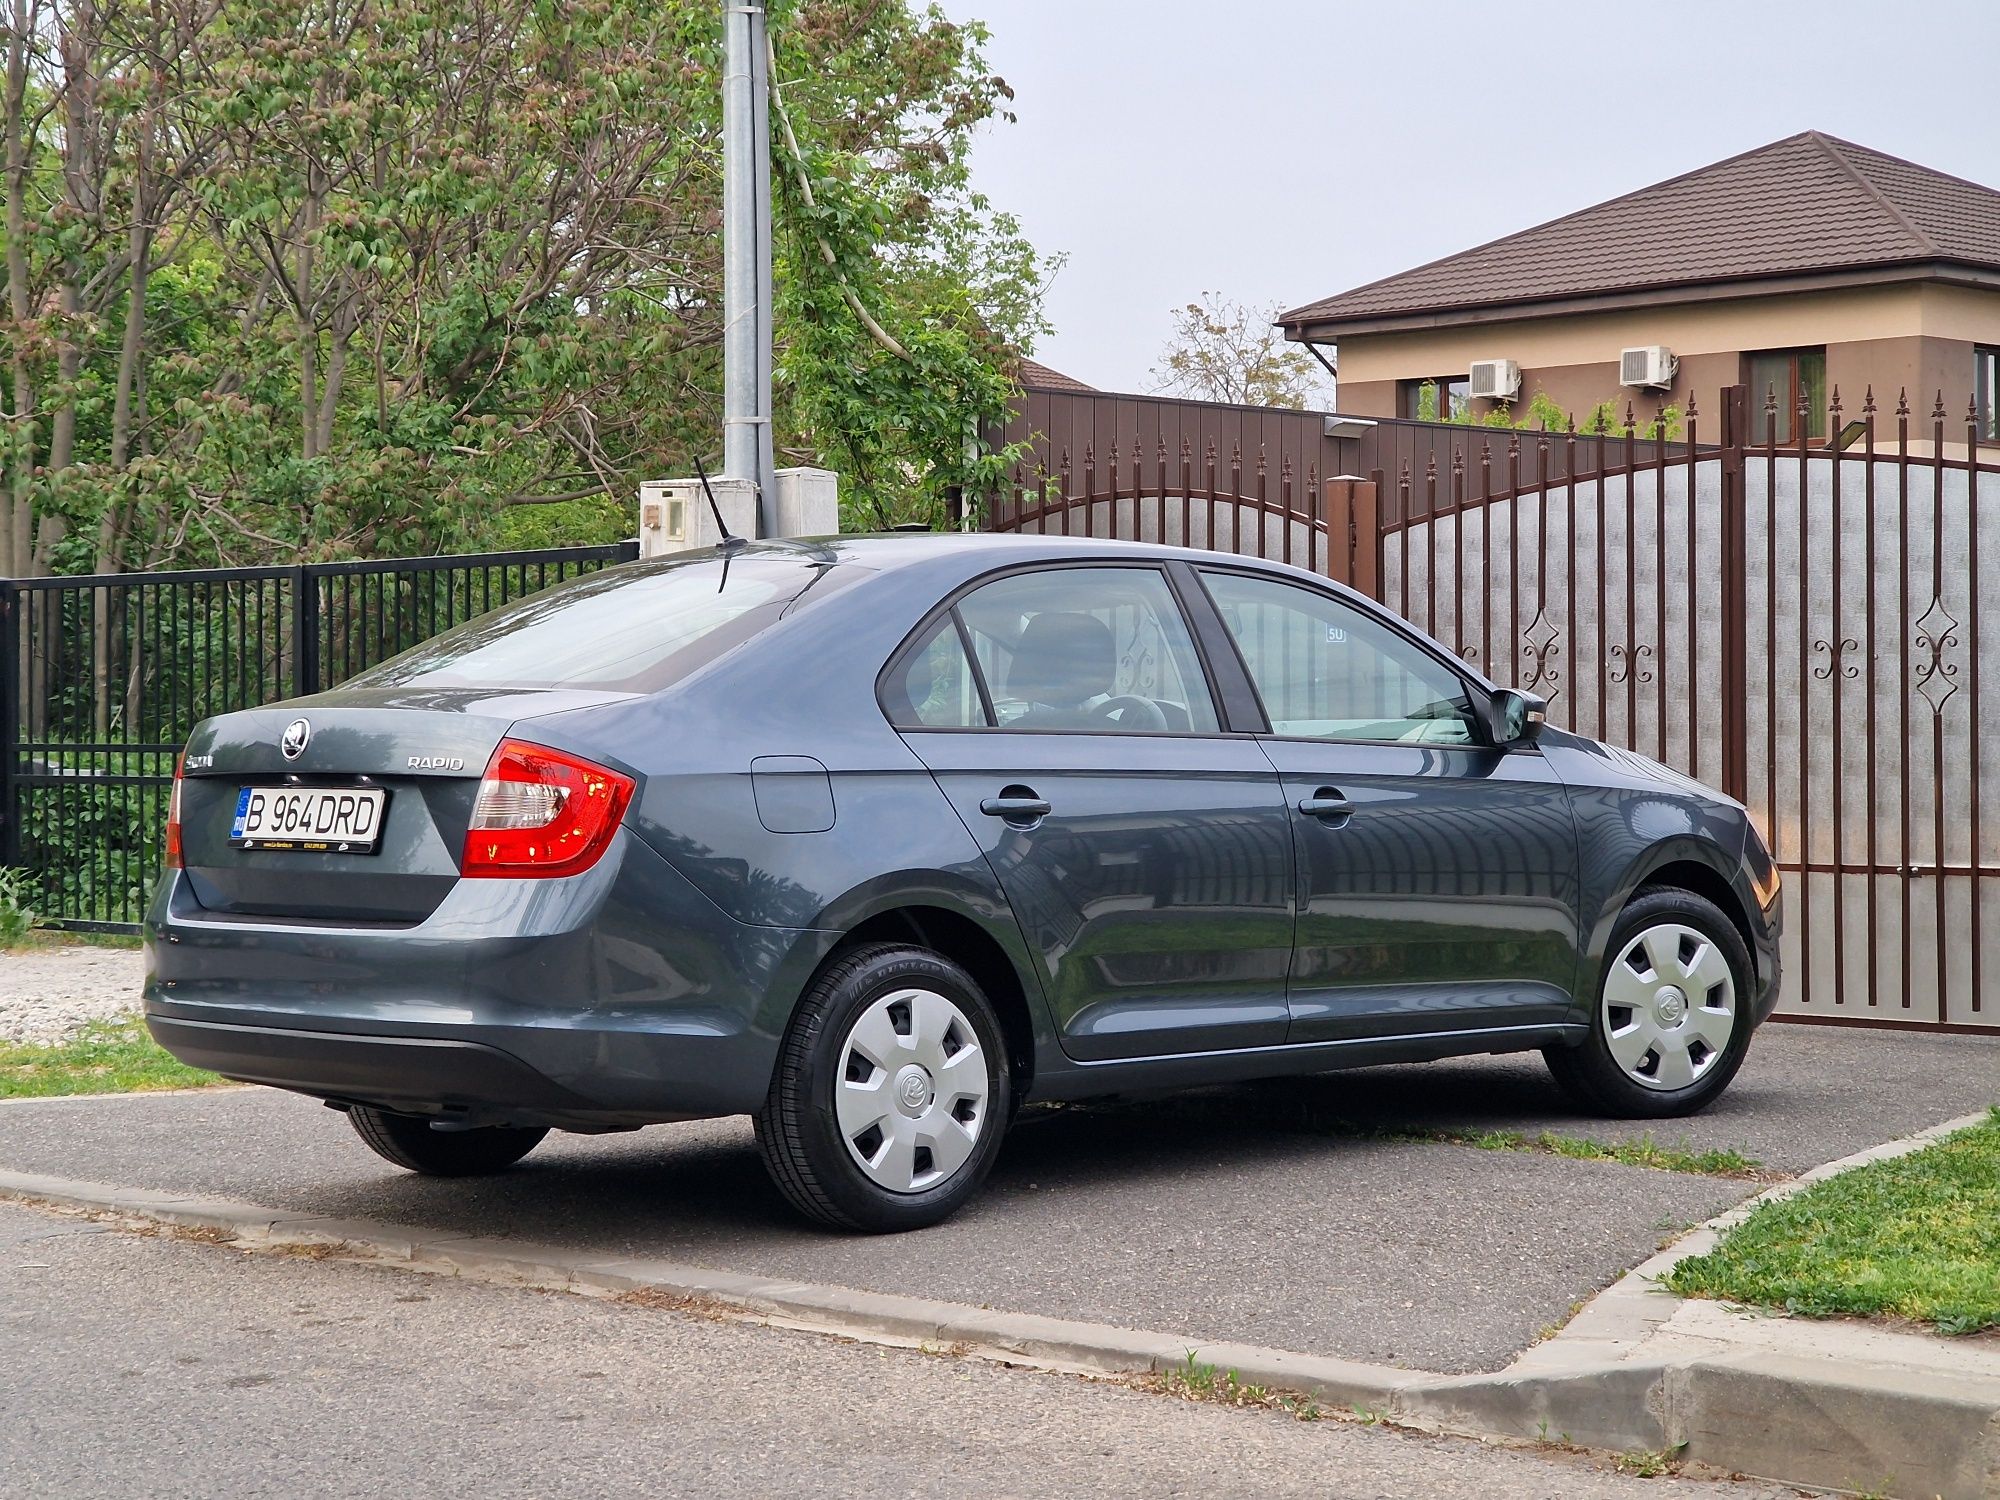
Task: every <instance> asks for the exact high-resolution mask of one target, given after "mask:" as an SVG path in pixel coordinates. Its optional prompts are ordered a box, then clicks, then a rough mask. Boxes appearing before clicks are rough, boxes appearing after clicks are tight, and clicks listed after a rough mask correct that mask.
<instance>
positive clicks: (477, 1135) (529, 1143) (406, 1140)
mask: <svg viewBox="0 0 2000 1500" xmlns="http://www.w3.org/2000/svg"><path fill="white" fill-rule="evenodd" d="M347 1119H348V1123H349V1124H351V1125H352V1126H353V1127H354V1133H355V1134H356V1135H358V1136H360V1137H361V1139H362V1140H364V1141H366V1142H367V1143H368V1149H369V1150H371V1151H373V1152H374V1153H375V1154H376V1155H377V1156H379V1157H381V1158H382V1159H383V1160H384V1161H392V1162H394V1163H395V1164H396V1165H397V1166H399V1167H404V1168H407V1169H408V1170H410V1171H412V1172H421V1173H423V1174H424V1175H425V1176H426V1177H477V1176H480V1175H482V1174H484V1173H487V1172H498V1171H500V1170H501V1169H502V1168H505V1167H511V1166H513V1165H514V1163H515V1162H517V1161H519V1160H520V1159H521V1158H522V1157H524V1156H526V1155H527V1154H528V1153H529V1152H530V1151H532V1150H534V1149H535V1147H537V1146H539V1145H540V1144H541V1143H542V1137H543V1136H545V1135H547V1134H548V1131H546V1130H542V1129H529V1128H523V1127H517V1126H512V1125H481V1126H475V1127H474V1128H472V1129H470V1130H433V1129H431V1122H430V1121H429V1120H425V1119H420V1118H418V1117H416V1116H414V1115H394V1114H390V1113H389V1111H387V1110H386V1109H376V1108H374V1107H373V1106H372V1105H367V1104H357V1105H355V1106H354V1107H353V1108H352V1109H350V1110H349V1111H348V1112H347Z"/></svg>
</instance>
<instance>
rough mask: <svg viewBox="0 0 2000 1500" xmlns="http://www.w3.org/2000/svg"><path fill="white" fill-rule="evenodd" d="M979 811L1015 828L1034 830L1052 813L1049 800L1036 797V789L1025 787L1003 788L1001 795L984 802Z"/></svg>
mask: <svg viewBox="0 0 2000 1500" xmlns="http://www.w3.org/2000/svg"><path fill="white" fill-rule="evenodd" d="M979 810H980V811H981V812H983V813H985V814H986V816H987V817H989V818H998V819H1000V820H1001V821H1002V822H1003V823H1006V824H1007V825H1008V826H1009V827H1013V828H1032V827H1033V826H1034V825H1035V824H1037V823H1039V822H1041V821H1042V819H1044V818H1046V817H1047V816H1048V815H1049V812H1050V808H1049V800H1048V798H1046V797H1038V796H1036V795H1035V791H1034V788H1032V787H1025V786H1003V787H1002V788H1000V795H999V796H997V797H988V798H986V799H985V800H983V801H982V802H981V803H980V804H979Z"/></svg>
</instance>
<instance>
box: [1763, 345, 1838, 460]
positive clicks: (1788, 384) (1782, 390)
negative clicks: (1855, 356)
mask: <svg viewBox="0 0 2000 1500" xmlns="http://www.w3.org/2000/svg"><path fill="white" fill-rule="evenodd" d="M1744 364H1745V365H1746V366H1747V367H1748V369H1749V378H1748V379H1747V380H1746V381H1745V382H1744V383H1745V384H1746V385H1748V386H1749V387H1750V441H1751V442H1753V443H1762V442H1767V441H1775V442H1777V443H1779V444H1780V445H1783V444H1785V443H1791V442H1796V441H1797V440H1798V435H1797V434H1796V433H1794V432H1793V431H1792V419H1793V418H1794V417H1795V416H1796V415H1797V414H1798V410H1799V401H1800V399H1801V398H1802V397H1803V398H1804V400H1805V403H1806V436H1807V437H1808V438H1824V437H1825V436H1826V350H1824V349H1765V350H1761V351H1760V352H1758V353H1756V354H1747V355H1745V356H1744ZM1774 395H1775V396H1776V397H1777V398H1778V409H1777V411H1776V412H1775V413H1774V412H1772V411H1771V410H1770V408H1769V406H1768V405H1767V403H1768V401H1769V398H1770V397H1772V396H1774ZM1774 416H1775V418H1776V419H1777V422H1776V427H1775V429H1774V428H1773V426H1772V418H1773V417H1774Z"/></svg>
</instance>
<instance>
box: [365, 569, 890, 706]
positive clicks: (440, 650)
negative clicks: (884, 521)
mask: <svg viewBox="0 0 2000 1500" xmlns="http://www.w3.org/2000/svg"><path fill="white" fill-rule="evenodd" d="M867 571H868V570H867V569H863V568H855V567H852V566H841V565H837V564H833V563H822V562H815V561H810V560H807V559H803V558H797V557H774V556H769V555H764V556H759V555H756V554H754V553H752V554H747V555H746V554H738V555H737V556H735V557H729V558H722V557H700V558H690V559H686V560H680V559H674V560H669V561H664V562H650V563H626V564H624V565H623V566H621V567H616V568H606V569H605V570H604V571H602V572H600V573H592V574H590V575H589V576H587V577H584V578H578V579H574V580H572V581H570V582H568V583H561V584H557V585H556V586H555V587H553V588H550V589H545V590H543V591H542V592H541V593H538V594H533V595H530V596H529V597H528V598H526V599H522V600H520V601H518V602H517V603H514V604H509V605H503V606H502V607H501V608H499V609H496V610H494V611H493V612H492V613H490V614H484V615H481V616H479V618H477V619H475V620H472V621H469V622H468V623H466V624H464V625H461V626H459V627H458V628H456V629H455V630H449V631H446V632H445V633H444V634H442V635H438V636H433V637H432V638H431V639H430V640H428V641H425V642H424V643H423V644H422V645H420V646H417V647H414V648H413V649H411V650H409V651H405V652H404V653H403V654H402V655H400V656H396V657H392V658H391V659H390V660H388V661H386V662H384V663H382V665H380V666H379V667H376V668H374V669H373V670H372V671H368V672H364V673H362V674H361V675H360V676H358V677H355V678H352V679H350V681H349V683H348V685H349V686H352V687H365V688H381V687H407V686H427V687H481V688H484V687H492V688H557V687H584V688H598V689H602V690H605V691H608V692H629V693H650V692H655V691H657V690H659V689H660V688H663V687H666V686H668V685H669V684H671V683H674V682H677V681H679V680H680V679H681V678H683V677H685V676H687V675H688V674H689V673H690V672H692V671H694V670H695V669H696V668H698V667H701V666H703V665H706V664H707V663H708V662H710V661H713V660H714V659H715V658H716V657H718V656H720V655H722V653H723V652H725V651H728V650H730V649H731V648H732V647H735V646H738V645H741V644H742V643H743V642H744V641H747V640H749V639H750V638H751V637H753V636H755V635H756V634H758V633H759V632H760V631H762V630H765V629H767V628H769V627H770V626H771V625H772V624H773V623H774V622H776V621H777V619H778V618H779V617H780V616H781V615H782V614H783V613H784V612H785V609H786V607H787V606H788V605H790V604H791V603H792V601H793V600H795V599H797V598H798V597H799V596H800V595H801V594H802V593H804V592H805V591H806V590H807V589H808V588H816V591H823V590H827V589H831V588H837V587H839V586H841V584H842V583H845V582H848V581H851V580H852V579H853V578H855V577H857V576H859V575H861V574H864V573H866V572H867Z"/></svg>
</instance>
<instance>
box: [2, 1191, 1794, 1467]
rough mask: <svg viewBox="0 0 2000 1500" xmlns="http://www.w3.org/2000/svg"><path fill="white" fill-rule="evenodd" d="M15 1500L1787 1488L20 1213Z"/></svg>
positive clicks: (5, 1212) (12, 1309) (11, 1407)
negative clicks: (1233, 1406)
mask: <svg viewBox="0 0 2000 1500" xmlns="http://www.w3.org/2000/svg"><path fill="white" fill-rule="evenodd" d="M0 1475H4V1476H5V1480H4V1488H5V1489H6V1491H7V1492H8V1493H9V1494H16V1495H23V1496H29V1495H32V1496H35V1497H37V1500H64V1497H72V1496H74V1497H93V1500H95V1497H100V1496H139V1495H161V1496H168V1495H170V1496H175V1497H189V1500H193V1497H202V1496H230V1497H234V1496H240V1495H246V1494H248V1495H286V1494H312V1495H317V1496H325V1497H330V1500H331V1497H343V1496H379V1495H390V1494H394V1495H423V1494H436V1493H444V1494H467V1495H480V1496H483V1497H496V1500H499V1497H509V1496H537V1497H560V1496H569V1495H577V1496H600V1495H610V1494H619V1495H634V1496H677V1495H688V1496H700V1497H703V1500H728V1497H732V1496H755V1497H762V1496H767V1495H773V1494H796V1495H815V1496H817V1495H827V1496H835V1495H837V1496H842V1497H855V1500H868V1497H876V1496H882V1497H887V1496H932V1495H979V1496H989V1497H993V1500H1004V1497H1008V1496H1030V1495H1032V1496H1054V1495H1092V1496H1124V1495H1146V1496H1161V1495H1202V1496H1207V1495H1218V1494H1254V1495H1258V1496H1260V1497H1285V1496H1294V1495H1296V1496H1311V1497H1314V1500H1346V1497H1356V1500H1358V1497H1386V1496H1410V1495H1422V1496H1426V1497H1428V1500H1496V1497H1498V1500H1507V1497H1516V1496H1519V1497H1536V1500H1628V1497H1629V1500H1765V1497H1773V1496H1777V1495H1790V1494H1792V1493H1793V1492H1792V1491H1790V1490H1789V1489H1773V1488H1771V1487H1769V1486H1765V1485H1761V1484H1749V1483H1727V1482H1696V1481H1692V1480H1680V1479H1652V1480H1644V1479H1636V1478H1630V1477H1627V1476H1625V1475H1623V1474H1620V1473H1617V1472H1615V1471H1614V1470H1612V1469H1610V1468H1609V1467H1606V1466H1603V1465H1601V1464H1594V1463H1591V1462H1587V1461H1584V1460H1581V1459H1576V1458H1546V1457H1543V1456H1540V1455H1538V1454H1535V1453H1529V1452H1521V1451H1514V1450H1506V1449H1500V1448H1493V1447H1486V1446H1482V1445H1480V1444H1477V1443H1470V1442H1461V1441H1452V1440H1445V1439H1436V1438H1424V1437H1419V1436H1415V1435H1411V1434H1407V1433H1400V1432H1394V1431H1389V1430H1386V1429H1382V1428H1370V1427H1363V1426H1361V1425H1359V1424H1355V1423H1351V1422H1339V1421H1320V1422H1311V1423H1304V1422H1298V1421H1295V1420H1293V1419H1292V1418H1290V1417H1286V1416H1279V1415H1274V1414H1270V1413H1264V1412H1249V1411H1232V1410H1222V1409H1218V1408H1215V1407H1209V1406H1196V1405H1191V1404H1189V1403H1186V1402H1182V1401H1177V1400H1173V1399H1169V1398H1166V1397H1162V1396H1158V1395H1149V1394H1141V1393H1138V1392H1134V1391H1130V1390H1126V1389H1123V1388H1120V1387H1117V1386H1113V1385H1109V1384H1105V1383H1102V1382H1094V1381H1085V1380H1081V1379H1077V1378H1075V1377H1069V1376H1058V1375H1048V1374H1042V1373H1035V1372H1028V1371H1010V1370H1004V1369H1001V1368H999V1367H996V1366H993V1365H988V1364H984V1363H981V1362H977V1361H967V1360H956V1359H949V1358H941V1357H937V1356H934V1355H926V1354H921V1353H917V1352H914V1351H907V1352H906V1351H900V1350H889V1349H880V1348H873V1347H867V1346H862V1345H855V1344H848V1343H844V1342H842V1341H839V1340H835V1339H827V1338H816V1337H813V1336H810V1335H806V1334H796V1333H790V1332H785V1331H781V1330H777V1329H768V1328H757V1327H750V1326H746V1325H741V1324H733V1323H714V1322H708V1321H703V1320H699V1319H693V1318H689V1317H685V1316H681V1315H678V1314H675V1313H670V1312H662V1311H657V1310H652V1309H641V1308H633V1307H626V1306H619V1305H613V1304H608V1303H602V1302H593V1301H587V1300H585V1299H582V1298H578V1297H569V1296H551V1295H543V1294H537V1293H533V1292H522V1291H509V1290H504V1289H500V1288H495V1287H490V1286H484V1285H479V1284H476V1283H468V1282H461V1281H454V1280H448V1279H445V1278H438V1277H428V1276H421V1275H417V1274H413V1273H411V1272H407V1271H395V1270H388V1269H381V1268H374V1267H366V1266H357V1265H350V1264H343V1263H339V1262H317V1261H310V1260H302V1259H297V1258H291V1257H283V1256H273V1255H261V1256H251V1255H245V1254H243V1253H241V1252H239V1251H236V1250H232V1249H228V1248H224V1247H217V1246H211V1245H201V1244H189V1243H186V1242H183V1241H179V1240H174V1239H168V1238H157V1237H155V1238H148V1237H141V1236H135V1235H132V1234H129V1233H126V1232H122V1231H116V1230H108V1229H104V1228H101V1227H99V1226H97V1225H94V1224H91V1223H89V1222H88V1221H85V1220H81V1219H77V1218H71V1217H65V1216H60V1215H56V1214H50V1213H42V1212H37V1211H33V1210H27V1209H21V1208H17V1207H10V1206H0Z"/></svg>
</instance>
